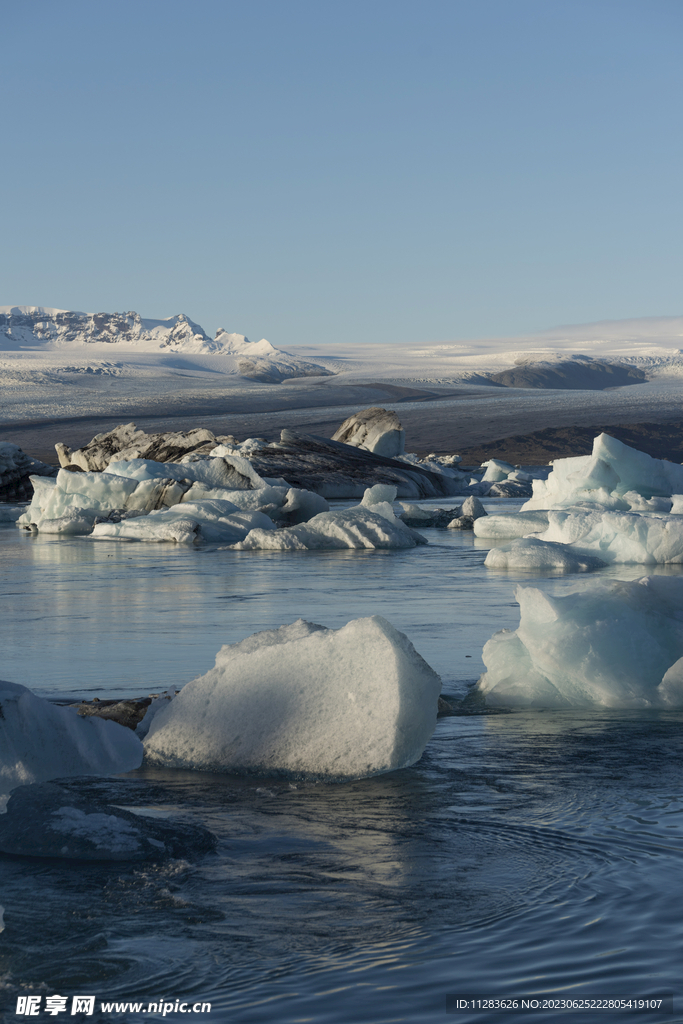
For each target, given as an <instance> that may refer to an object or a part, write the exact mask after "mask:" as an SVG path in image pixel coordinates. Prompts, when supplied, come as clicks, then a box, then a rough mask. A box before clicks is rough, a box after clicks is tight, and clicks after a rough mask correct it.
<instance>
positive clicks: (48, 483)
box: [17, 469, 189, 533]
mask: <svg viewBox="0 0 683 1024" xmlns="http://www.w3.org/2000/svg"><path fill="white" fill-rule="evenodd" d="M31 482H32V483H33V487H34V493H33V499H32V501H31V504H30V506H29V508H28V509H27V510H26V512H25V513H24V514H23V515H22V516H21V517H20V518H19V519H18V520H17V523H18V525H19V526H25V527H33V528H35V529H38V530H41V531H42V532H45V533H77V532H80V533H89V532H90V530H91V529H92V524H93V522H94V521H95V519H96V517H97V516H98V515H101V514H102V513H105V514H106V513H108V512H110V511H112V510H114V509H118V510H125V511H137V512H141V513H142V512H147V511H149V510H150V509H156V508H161V507H163V506H171V505H175V504H176V503H177V502H178V501H180V498H181V496H182V495H183V493H184V492H185V491H186V490H187V489H188V487H189V483H188V484H187V485H183V484H181V483H180V482H179V481H178V480H176V479H173V477H172V475H171V474H169V473H167V474H165V475H163V476H159V477H155V478H152V477H147V478H145V479H140V480H138V479H134V478H130V477H127V476H115V475H114V474H113V473H78V472H72V471H70V470H68V469H60V471H59V473H58V474H57V476H56V478H54V479H51V478H49V477H31ZM65 517H66V518H65ZM76 519H79V520H80V521H81V522H82V523H83V528H82V529H79V528H77V527H75V526H73V525H72V526H69V520H71V521H74V520H76ZM60 520H64V525H63V527H62V526H61V524H60V522H59V521H60Z"/></svg>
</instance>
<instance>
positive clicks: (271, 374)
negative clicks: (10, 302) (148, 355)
mask: <svg viewBox="0 0 683 1024" xmlns="http://www.w3.org/2000/svg"><path fill="white" fill-rule="evenodd" d="M104 345H106V346H114V345H115V346H116V348H117V350H127V351H128V352H131V351H134V352H178V353H188V354H189V353H193V354H196V355H220V356H227V357H231V360H232V361H234V363H235V372H237V373H239V374H240V375H241V376H242V377H248V378H249V379H250V380H259V381H263V382H265V383H271V384H275V383H279V382H280V381H282V380H288V379H290V378H292V377H327V376H330V375H331V371H330V370H327V369H325V367H323V366H320V365H318V364H317V363H311V362H308V361H306V360H303V359H299V358H297V357H296V356H293V355H290V354H289V353H288V352H283V351H281V350H280V349H276V348H274V347H273V345H271V344H270V342H269V341H266V340H265V338H263V339H261V341H249V339H248V338H246V337H245V336H244V335H243V334H230V333H229V332H228V331H225V330H223V329H222V328H221V329H220V330H219V331H218V332H217V333H216V337H215V338H213V339H212V338H210V337H209V336H208V335H207V334H206V332H205V331H204V329H203V328H202V327H200V326H199V324H196V323H195V322H194V321H193V320H190V318H189V317H188V316H186V315H185V314H184V313H179V314H177V315H176V316H171V317H168V318H167V319H165V320H150V319H146V318H144V317H141V316H140V315H139V313H135V312H129V313H80V312H76V311H74V310H67V309H49V308H47V307H44V306H0V351H4V352H21V351H33V352H36V351H38V352H58V351H60V350H63V349H65V350H69V351H70V352H71V351H73V352H74V353H75V350H79V349H80V350H81V351H84V350H85V349H86V348H87V349H88V350H89V351H90V352H92V351H93V350H92V346H104ZM101 351H102V350H101V349H100V353H101ZM109 354H111V353H109Z"/></svg>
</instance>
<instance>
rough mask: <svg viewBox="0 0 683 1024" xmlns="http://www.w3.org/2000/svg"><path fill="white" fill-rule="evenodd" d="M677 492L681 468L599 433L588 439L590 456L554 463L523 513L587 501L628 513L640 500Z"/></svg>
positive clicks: (537, 482) (680, 489) (682, 485)
mask: <svg viewBox="0 0 683 1024" xmlns="http://www.w3.org/2000/svg"><path fill="white" fill-rule="evenodd" d="M682 492H683V466H679V465H676V464H675V463H673V462H666V461H664V460H663V459H653V458H651V457H650V456H649V455H646V454H645V452H639V451H636V449H635V448H630V447H629V446H628V445H626V444H622V442H621V441H617V440H616V439H615V438H614V437H610V436H609V435H608V434H600V435H599V436H598V437H596V438H595V440H594V441H593V452H592V454H591V455H584V456H580V457H578V458H573V459H556V460H555V462H554V463H553V469H552V472H551V473H550V475H549V477H548V479H547V480H534V481H533V497H531V498H530V499H529V501H527V502H526V503H525V504H524V505H523V506H522V511H523V512H526V511H528V510H531V509H551V508H562V507H566V506H568V505H575V504H577V502H587V501H588V502H597V503H598V504H600V505H602V506H603V507H605V508H609V509H620V510H623V511H627V510H629V509H631V508H633V507H636V508H637V506H638V504H639V502H638V498H639V497H640V498H646V499H651V498H653V497H670V496H671V495H672V494H680V493H682ZM661 510H662V509H659V508H657V509H652V511H661Z"/></svg>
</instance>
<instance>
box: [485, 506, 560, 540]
mask: <svg viewBox="0 0 683 1024" xmlns="http://www.w3.org/2000/svg"><path fill="white" fill-rule="evenodd" d="M547 529H548V513H547V512H540V511H539V512H508V513H507V514H505V515H498V516H496V515H488V516H487V517H486V518H485V519H477V521H476V522H475V524H474V533H475V536H477V537H482V538H484V539H486V540H501V539H503V538H506V537H509V538H513V537H526V536H527V535H528V534H530V533H542V532H543V531H544V530H547Z"/></svg>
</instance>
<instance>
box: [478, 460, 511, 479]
mask: <svg viewBox="0 0 683 1024" xmlns="http://www.w3.org/2000/svg"><path fill="white" fill-rule="evenodd" d="M481 468H482V469H485V470H486V472H485V473H484V475H483V477H482V483H484V484H497V483H500V481H501V480H508V479H509V478H510V474H514V472H515V467H514V466H511V465H510V463H509V462H503V461H502V460H501V459H489V460H488V462H482V464H481ZM515 479H516V477H515Z"/></svg>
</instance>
